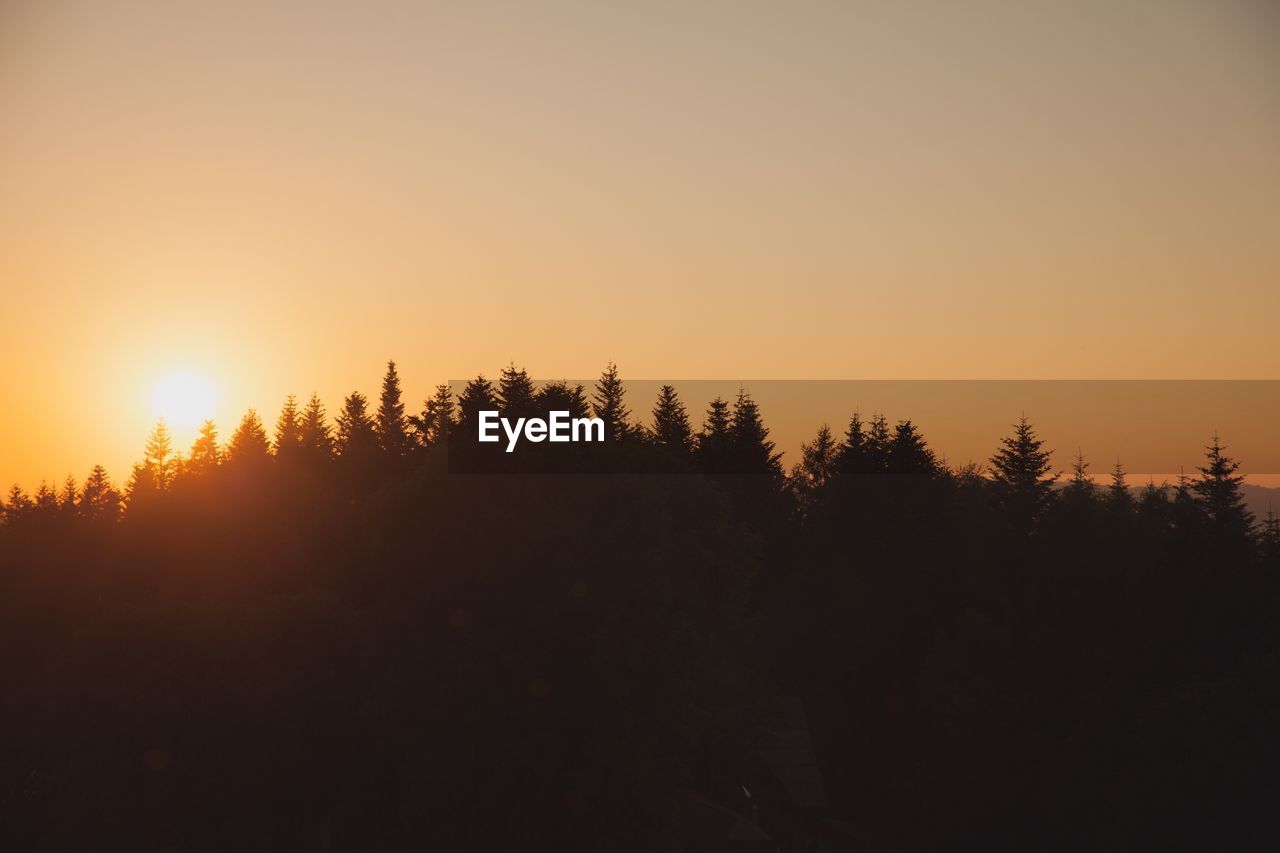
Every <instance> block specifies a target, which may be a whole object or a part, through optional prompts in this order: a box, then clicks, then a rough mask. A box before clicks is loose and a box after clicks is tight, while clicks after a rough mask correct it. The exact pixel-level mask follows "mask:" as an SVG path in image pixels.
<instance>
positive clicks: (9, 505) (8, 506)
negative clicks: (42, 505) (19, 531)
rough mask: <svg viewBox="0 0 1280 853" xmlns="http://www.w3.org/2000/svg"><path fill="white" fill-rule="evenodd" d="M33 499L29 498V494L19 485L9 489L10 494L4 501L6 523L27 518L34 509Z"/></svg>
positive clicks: (15, 484)
mask: <svg viewBox="0 0 1280 853" xmlns="http://www.w3.org/2000/svg"><path fill="white" fill-rule="evenodd" d="M32 507H33V505H32V503H31V498H29V497H27V493H26V492H25V491H23V490H22V487H21V486H19V485H18V484H17V483H14V484H13V487H12V488H10V489H9V494H8V496H7V497H6V498H5V500H4V517H5V520H6V521H10V522H13V521H17V520H19V519H21V518H25V517H26V516H27V515H28V514H29V513H30V512H31V509H32Z"/></svg>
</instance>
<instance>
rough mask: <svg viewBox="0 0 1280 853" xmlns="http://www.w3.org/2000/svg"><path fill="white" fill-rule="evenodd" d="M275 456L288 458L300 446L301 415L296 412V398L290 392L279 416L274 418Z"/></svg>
mask: <svg viewBox="0 0 1280 853" xmlns="http://www.w3.org/2000/svg"><path fill="white" fill-rule="evenodd" d="M274 447H275V452H276V456H280V457H284V458H290V457H292V456H293V455H294V454H296V453H297V452H298V450H300V449H301V448H302V416H301V414H300V413H299V412H298V400H297V398H296V397H294V396H293V395H292V394H290V395H289V396H288V397H286V398H285V400H284V406H283V408H281V409H280V417H278V418H276V434H275V443H274Z"/></svg>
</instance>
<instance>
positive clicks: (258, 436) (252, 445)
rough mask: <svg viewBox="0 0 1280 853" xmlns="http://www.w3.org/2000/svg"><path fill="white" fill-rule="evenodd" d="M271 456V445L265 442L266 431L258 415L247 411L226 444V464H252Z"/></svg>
mask: <svg viewBox="0 0 1280 853" xmlns="http://www.w3.org/2000/svg"><path fill="white" fill-rule="evenodd" d="M270 455H271V445H270V442H268V440H267V429H266V427H265V426H263V425H262V418H260V417H258V413H257V412H256V411H255V410H253V409H249V411H247V412H245V414H244V417H243V418H241V419H240V425H239V426H237V427H236V431H235V432H233V433H232V434H231V441H229V442H228V443H227V462H229V463H231V464H235V465H242V464H254V463H259V462H263V461H265V460H266V459H267V458H269V457H270Z"/></svg>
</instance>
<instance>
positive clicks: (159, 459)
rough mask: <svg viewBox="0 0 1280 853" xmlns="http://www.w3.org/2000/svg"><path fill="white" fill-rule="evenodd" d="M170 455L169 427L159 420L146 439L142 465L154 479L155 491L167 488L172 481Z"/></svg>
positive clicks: (171, 448)
mask: <svg viewBox="0 0 1280 853" xmlns="http://www.w3.org/2000/svg"><path fill="white" fill-rule="evenodd" d="M172 454H173V438H172V436H170V434H169V427H168V426H166V425H165V422H164V420H163V419H161V420H159V421H156V427H155V429H153V430H152V431H151V435H149V436H148V437H147V446H146V450H145V452H144V454H143V463H144V465H145V466H146V470H147V471H148V473H150V474H151V476H152V477H153V478H154V480H155V483H154V485H155V488H156V490H157V491H164V490H165V489H167V488H169V484H170V483H171V482H172V480H173V465H172V461H173V460H172V459H171V458H170V457H171V456H172Z"/></svg>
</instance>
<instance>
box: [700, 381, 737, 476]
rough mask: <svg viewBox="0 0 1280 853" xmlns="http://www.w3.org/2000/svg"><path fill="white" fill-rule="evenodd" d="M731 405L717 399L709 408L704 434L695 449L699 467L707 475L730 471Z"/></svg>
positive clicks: (701, 434) (703, 429)
mask: <svg viewBox="0 0 1280 853" xmlns="http://www.w3.org/2000/svg"><path fill="white" fill-rule="evenodd" d="M729 423H730V415H729V404H728V403H727V402H725V401H724V399H723V398H721V397H716V398H715V399H714V400H712V401H711V403H710V405H709V406H708V408H707V414H706V418H705V419H704V421H703V424H702V432H701V433H699V435H698V443H697V446H696V447H695V449H694V457H695V458H696V459H697V462H698V467H699V468H700V469H702V471H703V473H706V474H724V473H727V472H728V470H729V462H730V460H729V450H730V441H731V437H730V435H729Z"/></svg>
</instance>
